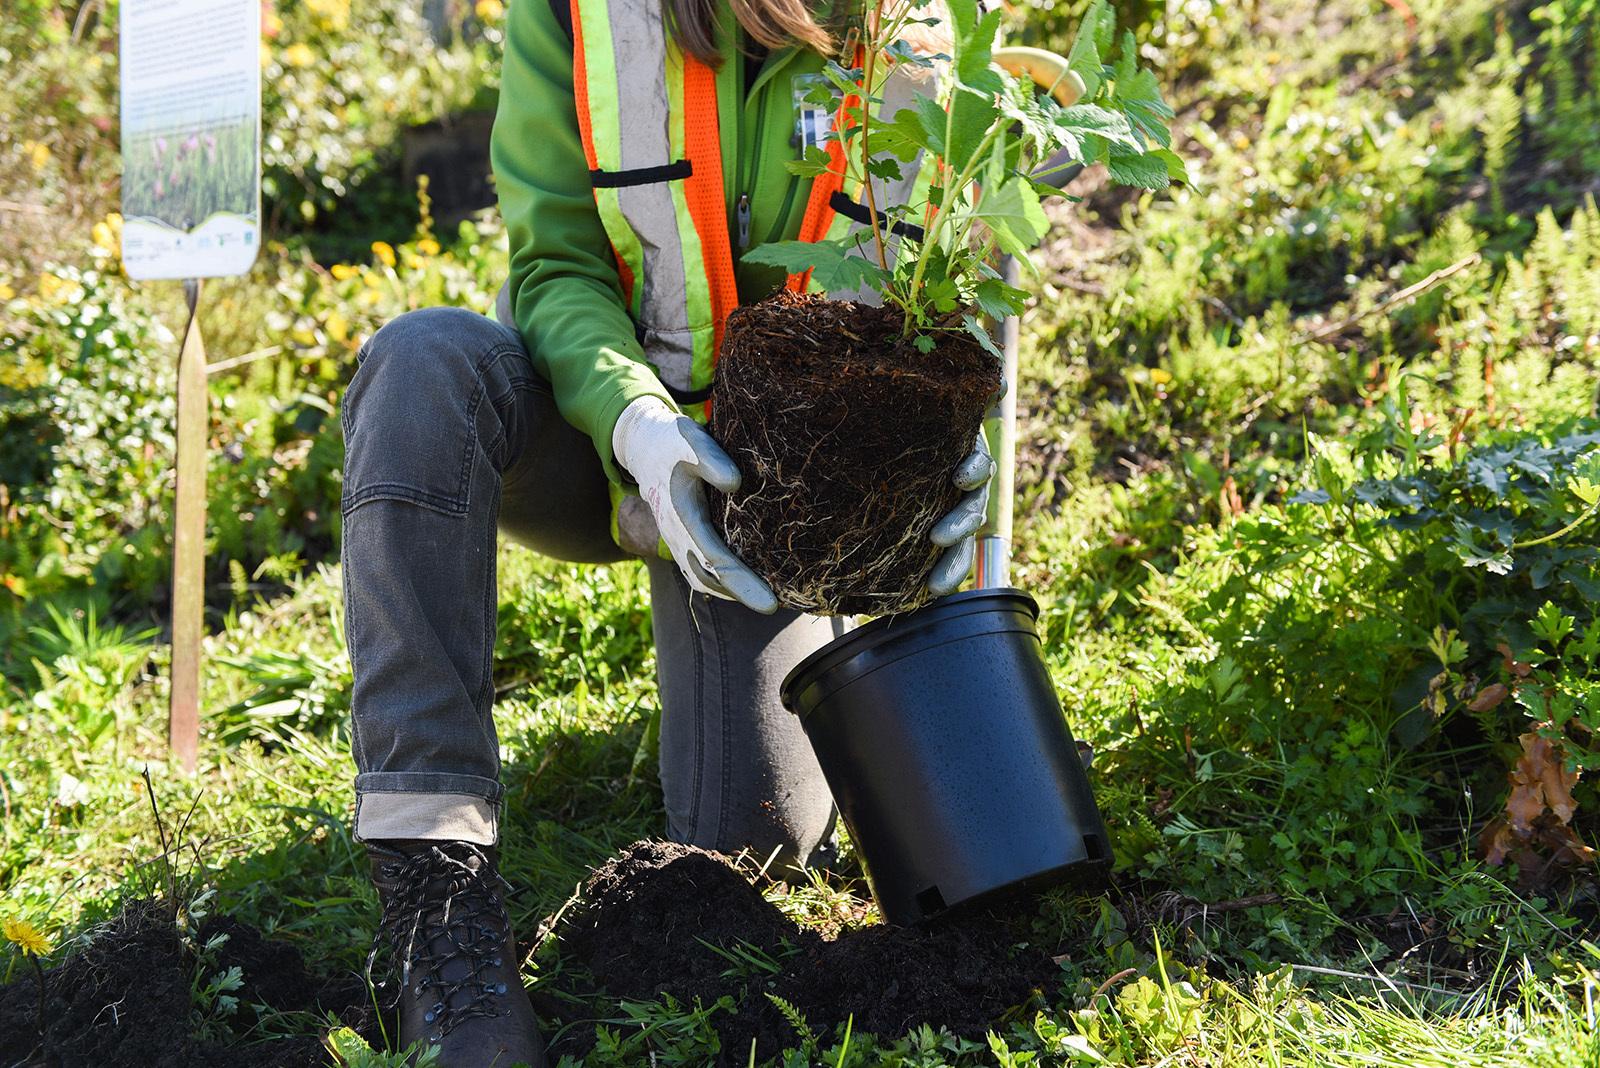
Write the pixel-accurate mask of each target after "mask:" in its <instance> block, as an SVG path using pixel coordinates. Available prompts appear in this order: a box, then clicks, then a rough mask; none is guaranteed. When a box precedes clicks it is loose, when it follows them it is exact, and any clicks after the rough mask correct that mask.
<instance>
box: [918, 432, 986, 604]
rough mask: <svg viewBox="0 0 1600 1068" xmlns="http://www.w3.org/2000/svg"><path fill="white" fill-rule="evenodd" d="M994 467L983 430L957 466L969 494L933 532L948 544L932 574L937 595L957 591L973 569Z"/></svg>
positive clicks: (932, 589)
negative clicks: (977, 535)
mask: <svg viewBox="0 0 1600 1068" xmlns="http://www.w3.org/2000/svg"><path fill="white" fill-rule="evenodd" d="M994 470H995V468H994V459H993V457H991V456H990V455H989V443H988V442H987V441H985V440H984V437H983V431H981V430H980V431H978V443H977V445H976V446H975V447H974V448H973V450H972V452H971V453H970V454H969V455H968V456H967V458H966V459H965V460H962V461H961V463H960V464H959V465H957V467H956V486H957V487H959V488H960V489H962V490H964V491H966V496H964V497H962V498H961V500H960V501H958V502H956V506H955V507H954V508H953V509H951V510H950V512H949V513H948V514H947V515H945V517H944V518H943V519H941V520H939V521H938V522H937V523H935V524H934V525H933V532H932V534H931V535H930V537H931V538H932V539H933V543H934V544H935V545H938V546H941V547H945V548H946V551H945V553H944V554H943V555H942V556H940V557H939V559H938V560H937V561H935V562H934V565H933V571H932V572H930V573H929V575H928V592H929V593H931V594H933V595H934V596H935V597H943V596H944V595H945V594H947V593H954V592H956V589H957V587H959V586H960V585H961V582H962V580H963V579H965V578H966V577H967V572H968V571H971V570H972V560H973V557H974V556H975V555H977V551H978V547H977V540H976V539H975V538H974V537H973V535H975V534H976V533H977V532H978V528H979V527H981V526H983V520H984V517H985V516H986V515H987V514H988V511H989V483H990V480H991V479H992V478H993V477H994Z"/></svg>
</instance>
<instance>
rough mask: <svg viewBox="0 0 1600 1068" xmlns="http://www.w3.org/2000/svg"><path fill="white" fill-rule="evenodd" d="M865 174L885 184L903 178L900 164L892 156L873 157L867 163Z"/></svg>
mask: <svg viewBox="0 0 1600 1068" xmlns="http://www.w3.org/2000/svg"><path fill="white" fill-rule="evenodd" d="M874 147H876V146H874ZM867 173H869V174H871V175H872V176H873V177H874V178H877V179H880V180H881V181H885V182H896V181H899V180H900V179H901V178H902V177H904V174H903V172H902V171H901V170H900V164H898V163H896V162H895V161H894V158H893V157H892V156H874V157H873V158H872V159H871V160H870V161H869V162H868V163H867Z"/></svg>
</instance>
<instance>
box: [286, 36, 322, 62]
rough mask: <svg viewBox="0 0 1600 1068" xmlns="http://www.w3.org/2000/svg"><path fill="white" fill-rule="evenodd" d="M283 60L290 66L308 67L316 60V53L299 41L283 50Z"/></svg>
mask: <svg viewBox="0 0 1600 1068" xmlns="http://www.w3.org/2000/svg"><path fill="white" fill-rule="evenodd" d="M283 61H284V62H285V63H287V64H288V65H289V66H291V67H309V66H311V64H313V63H315V62H316V61H317V56H316V53H314V52H312V51H311V49H310V47H309V46H307V45H305V44H303V43H302V42H300V41H296V42H295V43H294V44H292V45H290V46H289V47H288V48H285V49H284V50H283Z"/></svg>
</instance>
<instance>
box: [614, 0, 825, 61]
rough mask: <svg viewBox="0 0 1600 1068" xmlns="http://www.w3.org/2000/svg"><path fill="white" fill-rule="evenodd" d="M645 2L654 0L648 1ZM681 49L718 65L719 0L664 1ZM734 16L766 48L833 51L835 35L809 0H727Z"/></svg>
mask: <svg viewBox="0 0 1600 1068" xmlns="http://www.w3.org/2000/svg"><path fill="white" fill-rule="evenodd" d="M645 2H646V3H649V2H651V0H645ZM661 2H662V3H664V4H665V5H666V9H667V22H668V25H670V26H671V27H672V34H673V36H674V37H675V38H676V39H677V42H678V47H679V48H681V49H683V50H684V51H685V52H687V53H688V54H689V55H691V56H694V57H695V58H696V59H698V60H700V61H702V62H704V63H711V64H715V63H716V62H717V61H718V60H719V59H720V58H721V53H720V52H719V51H718V50H717V38H716V28H717V27H716V23H717V11H716V9H717V6H718V3H719V0H661ZM727 3H728V7H730V8H731V9H732V10H733V17H734V18H735V19H737V20H738V22H739V25H740V26H742V27H744V31H745V33H747V34H749V35H750V39H751V40H752V41H754V42H755V43H756V44H759V45H761V46H762V47H764V48H783V47H784V46H786V45H791V44H802V45H806V46H808V47H810V48H814V49H816V50H817V51H818V52H821V53H823V54H824V55H828V54H831V53H832V51H833V49H834V41H833V35H832V34H831V33H829V32H828V31H827V30H826V29H825V28H823V26H822V24H821V23H820V22H818V21H817V18H816V16H815V15H813V14H812V12H811V7H810V5H809V4H807V3H806V0H727Z"/></svg>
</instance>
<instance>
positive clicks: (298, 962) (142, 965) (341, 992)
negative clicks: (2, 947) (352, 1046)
mask: <svg viewBox="0 0 1600 1068" xmlns="http://www.w3.org/2000/svg"><path fill="white" fill-rule="evenodd" d="M217 934H227V935H228V940H227V942H226V943H225V944H224V945H223V946H222V947H221V948H220V950H219V951H218V953H217V958H216V960H215V961H214V962H212V963H211V964H210V965H209V966H208V969H207V971H208V974H210V973H212V972H220V971H225V970H226V969H228V968H231V967H234V966H237V967H238V968H239V969H240V971H241V972H242V973H243V981H244V985H243V987H242V988H241V989H240V990H238V991H236V992H235V996H237V997H238V998H239V1002H240V1007H239V1010H238V1013H237V1014H236V1015H235V1017H234V1018H232V1019H231V1020H230V1021H229V1023H230V1025H231V1026H233V1027H236V1028H238V1029H239V1030H241V1031H242V1030H245V1029H247V1028H248V1026H249V1025H250V1023H251V1022H252V1020H253V1015H254V1012H255V1009H254V1006H255V1005H258V1004H260V1005H265V1006H267V1007H269V1008H271V1009H274V1010H278V1011H284V1012H291V1011H300V1010H308V1011H314V1012H316V1013H317V1014H318V1015H323V1014H325V1013H328V1012H332V1013H335V1014H336V1015H338V1016H339V1017H340V1018H341V1019H343V1020H345V1021H346V1022H348V1023H350V1024H351V1025H352V1026H357V1027H358V1029H361V1027H362V1026H363V1025H364V1024H366V1023H367V1022H368V1021H369V1019H370V1013H369V1010H368V1008H367V1000H366V990H365V986H364V984H363V983H362V982H361V981H360V979H359V978H358V977H356V976H349V977H346V978H343V979H327V978H324V977H320V976H315V975H313V974H311V973H310V972H309V971H307V969H306V965H305V961H304V960H302V959H301V956H300V951H299V950H298V949H296V948H295V947H293V946H291V945H289V944H287V943H284V942H276V941H271V940H269V939H265V938H263V937H262V936H261V934H260V932H259V931H257V930H256V929H255V928H253V927H250V926H249V925H247V924H242V923H238V922H236V921H234V920H231V919H227V918H223V917H218V918H214V919H212V920H208V921H207V922H206V924H205V925H204V926H203V927H202V928H201V930H200V940H201V941H202V942H205V941H208V940H209V939H210V938H211V937H212V936H214V935H217ZM194 973H195V961H194V959H193V957H192V955H191V954H190V953H189V952H188V951H187V950H186V949H185V948H184V946H183V944H182V942H181V941H180V940H179V938H178V934H177V931H176V929H175V928H174V927H173V924H172V920H171V916H170V914H169V913H168V912H167V910H166V908H165V907H164V906H161V905H159V904H157V903H155V902H151V901H141V902H137V903H135V904H133V905H130V906H129V907H128V908H127V909H126V910H124V911H123V913H122V914H121V915H119V916H118V917H117V918H116V919H115V920H113V921H112V922H111V923H110V924H108V925H107V926H106V927H105V928H104V929H103V930H101V931H99V932H97V933H96V934H95V936H94V937H93V939H92V940H90V941H89V943H88V945H87V946H86V947H85V948H84V949H83V950H82V951H80V952H78V953H76V954H75V955H73V956H71V957H69V958H68V959H67V960H66V961H65V962H64V963H62V964H61V965H59V966H58V967H55V968H52V969H50V970H49V971H47V972H46V973H45V989H46V998H45V1011H44V1021H45V1026H44V1035H43V1043H42V1045H41V1042H40V1034H39V1023H38V1020H39V992H38V983H37V980H36V979H35V978H34V977H33V976H32V975H31V974H27V973H25V972H24V973H19V974H18V978H17V981H16V982H13V983H12V984H11V985H9V986H4V987H0V1064H3V1065H14V1064H27V1065H44V1066H51V1068H56V1066H59V1068H152V1066H155V1065H162V1066H168V1065H170V1066H187V1065H216V1064H227V1065H229V1066H230V1068H320V1066H321V1065H324V1064H326V1063H327V1056H326V1054H325V1053H324V1052H323V1050H322V1046H321V1043H320V1042H319V1041H318V1039H317V1038H316V1037H315V1036H311V1035H304V1036H298V1037H295V1038H286V1039H278V1040H274V1041H267V1042H257V1043H252V1044H250V1045H237V1046H232V1045H227V1044H225V1043H221V1042H218V1041H213V1040H206V1039H201V1038H198V1037H197V1036H196V1035H195V1034H194V1033H193V1028H192V1010H191V998H190V987H191V981H192V978H193V976H194Z"/></svg>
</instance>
